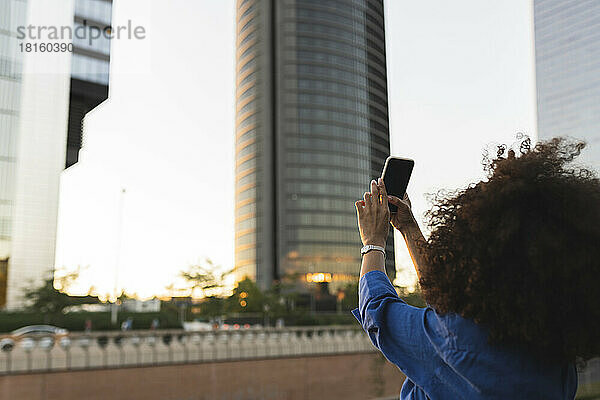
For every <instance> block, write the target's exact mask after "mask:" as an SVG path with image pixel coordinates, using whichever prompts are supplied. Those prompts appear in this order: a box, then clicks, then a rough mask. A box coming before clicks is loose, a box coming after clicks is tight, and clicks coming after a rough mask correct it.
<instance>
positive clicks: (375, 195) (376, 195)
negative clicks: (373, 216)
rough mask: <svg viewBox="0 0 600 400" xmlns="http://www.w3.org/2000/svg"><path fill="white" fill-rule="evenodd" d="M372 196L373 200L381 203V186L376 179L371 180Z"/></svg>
mask: <svg viewBox="0 0 600 400" xmlns="http://www.w3.org/2000/svg"><path fill="white" fill-rule="evenodd" d="M371 196H372V197H373V200H377V201H379V186H377V182H375V179H373V180H371Z"/></svg>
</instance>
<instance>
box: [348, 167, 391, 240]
mask: <svg viewBox="0 0 600 400" xmlns="http://www.w3.org/2000/svg"><path fill="white" fill-rule="evenodd" d="M355 206H356V214H357V217H358V229H359V230H360V238H361V240H362V242H363V245H367V244H373V245H377V246H381V247H385V242H386V240H387V237H388V232H389V229H390V209H389V207H388V195H387V193H386V191H385V185H384V184H383V180H382V179H381V178H379V181H378V182H375V180H372V181H371V191H370V192H365V194H364V196H363V199H362V200H358V201H357V202H356V203H355Z"/></svg>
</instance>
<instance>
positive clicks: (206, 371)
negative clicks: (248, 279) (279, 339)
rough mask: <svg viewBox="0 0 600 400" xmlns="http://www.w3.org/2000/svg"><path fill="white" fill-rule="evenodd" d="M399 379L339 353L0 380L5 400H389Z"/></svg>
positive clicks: (368, 360)
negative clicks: (376, 399)
mask: <svg viewBox="0 0 600 400" xmlns="http://www.w3.org/2000/svg"><path fill="white" fill-rule="evenodd" d="M403 380H404V375H402V373H401V372H400V371H399V370H398V369H397V368H396V367H395V366H394V365H392V364H391V363H389V362H387V361H386V360H385V359H384V358H383V356H381V355H380V354H377V353H372V354H364V353H363V354H345V355H336V356H316V357H299V358H280V359H269V360H251V361H237V362H213V363H203V364H187V365H169V366H159V367H146V368H121V369H100V370H87V371H71V372H55V373H46V374H44V373H41V374H25V375H12V376H1V377H0V398H2V399H11V400H54V399H57V400H58V399H60V400H70V399H73V400H80V399H86V400H96V399H98V400H100V399H102V400H104V399H110V400H121V399H123V400H125V399H127V400H136V399H143V400H153V399H157V400H158V399H160V400H192V399H194V400H204V399H207V400H208V399H211V400H229V399H236V400H246V399H248V400H250V399H261V400H262V399H265V400H269V399H278V400H295V399H304V400H306V399H344V400H352V399H357V400H358V399H360V400H365V399H375V398H381V397H391V396H395V397H397V396H398V394H399V393H400V387H401V386H402V382H403Z"/></svg>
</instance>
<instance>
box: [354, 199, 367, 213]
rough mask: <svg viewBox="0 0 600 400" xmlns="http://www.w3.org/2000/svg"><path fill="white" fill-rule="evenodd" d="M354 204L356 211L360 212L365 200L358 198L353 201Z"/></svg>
mask: <svg viewBox="0 0 600 400" xmlns="http://www.w3.org/2000/svg"><path fill="white" fill-rule="evenodd" d="M354 206H356V211H357V212H358V213H359V214H360V213H361V212H362V210H363V209H364V207H365V201H364V200H358V201H356V202H355V203H354Z"/></svg>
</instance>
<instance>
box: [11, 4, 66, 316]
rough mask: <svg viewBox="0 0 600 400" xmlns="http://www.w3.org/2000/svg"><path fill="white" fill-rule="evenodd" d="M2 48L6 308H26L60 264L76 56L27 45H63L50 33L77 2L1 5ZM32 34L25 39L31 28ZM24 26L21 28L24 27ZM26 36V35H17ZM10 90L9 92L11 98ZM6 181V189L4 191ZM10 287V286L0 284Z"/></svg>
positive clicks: (59, 25)
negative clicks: (62, 185) (62, 182)
mask: <svg viewBox="0 0 600 400" xmlns="http://www.w3.org/2000/svg"><path fill="white" fill-rule="evenodd" d="M1 7H2V13H1V15H2V16H1V17H0V19H2V25H3V27H7V28H8V29H3V30H2V31H1V32H2V33H1V36H2V38H3V43H2V46H1V49H2V50H1V51H2V57H3V62H2V68H6V67H7V66H9V68H10V69H11V70H10V72H9V74H8V75H6V74H5V71H3V73H2V75H3V76H2V78H1V79H0V80H1V81H2V85H6V86H5V87H6V89H7V92H5V91H4V88H3V90H2V91H1V93H2V94H1V95H0V97H2V98H3V99H4V96H5V95H6V96H9V98H10V101H8V102H6V103H5V100H2V101H3V104H4V105H3V106H2V107H3V110H4V111H3V112H2V114H1V116H0V117H1V118H2V121H3V125H2V127H1V128H0V131H1V132H2V133H1V135H2V140H6V141H5V142H4V143H6V146H5V145H4V144H3V145H2V146H1V147H0V151H1V152H2V157H3V158H2V159H1V160H0V162H1V163H2V169H3V171H2V176H1V177H0V180H2V182H0V187H1V188H0V193H2V195H1V196H2V203H1V204H0V207H1V208H2V211H1V214H2V215H1V217H2V218H3V219H2V224H1V225H2V227H3V232H2V242H3V245H2V253H3V254H2V256H1V258H2V259H4V260H6V261H4V262H3V263H2V264H3V266H4V267H6V274H5V275H4V278H5V282H6V286H5V290H4V291H2V294H1V295H0V297H2V298H3V299H4V300H5V302H3V303H2V304H1V305H3V306H5V307H6V308H9V309H14V308H20V307H22V306H23V305H24V303H23V297H22V295H23V290H24V289H25V288H27V287H31V286H32V285H39V284H40V282H41V281H42V279H43V278H44V277H46V276H47V274H48V273H49V272H50V271H52V269H53V267H54V251H55V240H56V219H57V212H58V185H59V177H60V173H61V171H62V170H63V169H64V162H65V161H64V160H65V148H66V131H67V123H66V121H67V118H66V117H67V111H68V102H69V80H70V69H71V68H70V61H71V57H70V53H68V52H43V51H36V50H35V48H30V50H29V51H28V50H27V49H26V47H23V48H21V45H23V46H25V45H26V44H27V43H30V44H31V43H35V44H38V45H39V44H40V43H49V42H51V41H53V42H54V43H57V44H59V45H60V43H66V42H67V41H68V40H67V41H64V40H57V39H56V38H54V39H51V38H50V37H49V32H48V30H46V31H42V32H41V33H40V31H38V30H37V27H61V26H70V25H71V24H72V20H73V2H72V0H27V1H24V0H10V1H2V6H1ZM30 26H31V27H32V28H33V29H34V31H33V33H32V34H27V33H23V32H27V31H26V30H25V27H30ZM19 27H22V28H21V29H19ZM19 36H24V37H19ZM5 93H6V94H5ZM5 183H6V186H5ZM0 286H4V284H2V285H0Z"/></svg>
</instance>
